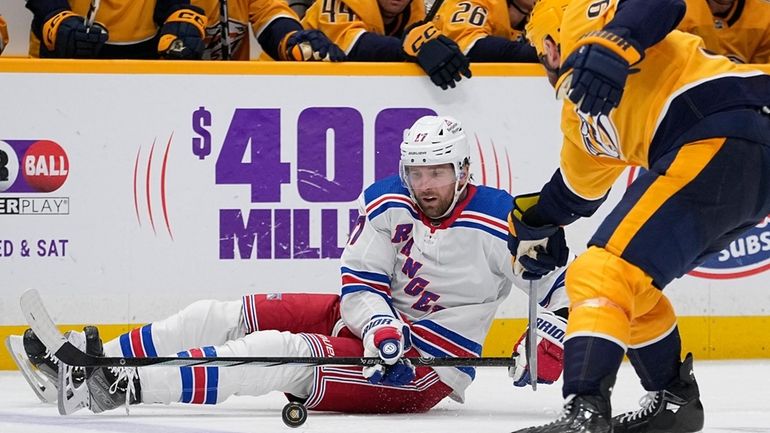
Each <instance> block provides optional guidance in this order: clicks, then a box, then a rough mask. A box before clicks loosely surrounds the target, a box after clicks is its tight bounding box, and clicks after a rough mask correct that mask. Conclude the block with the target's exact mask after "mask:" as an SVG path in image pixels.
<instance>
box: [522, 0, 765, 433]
mask: <svg viewBox="0 0 770 433" xmlns="http://www.w3.org/2000/svg"><path fill="white" fill-rule="evenodd" d="M684 12H685V4H684V1H683V0H572V1H569V0H540V1H539V2H538V3H537V4H536V5H535V8H534V10H533V12H532V15H531V17H530V20H529V22H528V24H527V26H526V34H527V38H528V39H529V40H530V41H531V42H532V44H533V45H534V46H535V48H536V49H537V52H538V55H539V56H541V58H542V61H543V63H544V65H545V67H546V69H547V70H548V71H549V76H550V78H551V79H552V80H554V81H555V82H556V88H557V89H558V90H557V94H560V95H563V94H566V97H567V99H565V100H564V103H563V108H562V112H561V113H562V114H561V129H562V133H563V134H564V142H563V146H562V150H561V165H560V169H558V170H556V173H555V174H554V175H553V177H552V178H551V180H550V181H549V182H548V183H546V185H545V186H544V187H543V188H542V190H541V191H540V192H539V193H536V194H531V195H527V196H519V197H516V199H515V207H514V211H513V212H512V213H511V217H510V223H511V227H510V229H511V236H512V238H511V244H510V246H511V247H512V248H511V249H512V254H513V255H515V256H516V259H517V261H518V262H520V265H521V266H523V267H524V268H525V269H527V270H528V271H530V272H534V273H538V272H541V271H543V270H547V269H548V268H549V267H550V264H549V261H552V258H550V257H549V256H550V254H549V252H550V251H549V250H550V243H548V244H546V246H544V247H543V246H541V247H539V248H533V245H542V244H543V243H545V242H546V240H547V239H549V238H552V237H558V236H561V234H560V233H561V231H562V229H561V228H560V227H561V226H563V225H566V224H570V223H572V222H573V221H575V220H576V219H578V218H580V217H588V216H590V215H592V214H593V213H594V211H596V209H597V208H598V207H599V206H600V205H601V203H602V202H603V201H604V200H605V198H606V197H607V192H608V190H609V188H610V186H611V185H612V184H613V183H614V182H615V180H616V179H617V178H618V177H619V176H620V174H621V173H622V172H623V170H624V169H625V167H628V166H634V165H636V166H642V167H645V168H647V169H648V171H647V172H646V173H645V174H643V175H641V176H640V177H639V178H638V179H636V181H635V182H634V183H633V184H632V185H631V186H630V187H629V188H628V191H627V192H626V193H625V195H624V196H623V198H622V199H621V200H620V202H619V203H618V204H617V206H615V208H614V209H613V210H612V211H611V212H610V214H609V215H608V216H607V217H606V218H605V219H604V221H603V222H602V224H601V225H600V226H599V228H598V229H597V231H596V233H595V234H594V235H593V237H592V238H591V239H590V241H589V242H588V246H589V248H588V250H587V251H586V252H585V253H583V254H581V255H580V256H579V257H578V258H577V259H576V260H575V261H574V262H573V263H572V264H571V265H570V267H569V270H568V271H567V277H566V278H567V279H566V287H567V293H568V296H569V299H570V321H569V325H568V327H567V337H566V338H565V341H564V357H565V358H564V359H565V363H564V388H563V394H564V397H565V398H566V399H567V401H566V403H565V406H564V413H563V414H562V416H561V417H560V418H559V419H557V420H556V421H554V422H553V423H551V424H548V425H545V426H541V427H533V428H530V429H524V430H520V431H521V432H529V433H546V432H589V431H590V432H594V433H597V432H613V431H614V432H615V433H622V432H668V433H680V432H695V431H699V430H700V429H701V428H702V427H703V420H704V414H703V406H702V405H701V401H700V398H699V390H698V385H697V383H696V381H695V377H694V375H693V371H692V357H691V355H687V356H686V358H685V360H684V361H680V352H681V341H680V337H679V331H678V328H677V324H676V316H675V313H674V309H673V308H672V306H671V303H670V302H669V300H668V299H667V298H666V296H665V295H663V292H662V289H663V288H665V287H666V285H668V283H670V282H671V281H672V280H673V279H675V278H678V277H681V276H682V275H684V274H685V273H686V272H688V271H689V270H691V269H692V268H694V267H695V266H697V265H698V264H699V263H702V262H703V260H705V258H706V257H707V256H709V255H710V254H712V253H715V252H717V251H719V250H721V249H723V248H725V247H726V246H727V245H728V243H729V242H730V241H731V240H733V239H734V238H735V237H736V236H738V235H739V234H740V233H741V232H742V231H744V230H745V229H747V228H749V227H752V226H754V225H755V224H756V223H757V222H758V221H759V220H761V219H763V218H764V217H765V216H766V215H768V213H770V108H768V106H767V105H768V104H770V76H768V75H766V74H763V73H761V72H760V71H757V70H754V69H752V68H751V67H748V66H744V65H736V64H734V63H732V62H730V61H729V60H728V59H727V58H725V57H722V56H714V55H711V54H709V53H708V52H706V51H705V50H704V49H703V47H702V40H701V39H700V38H698V37H696V36H693V35H690V34H687V33H683V32H680V31H672V30H673V29H674V28H675V27H676V25H677V24H678V22H679V20H680V19H681V18H682V16H683V15H684ZM557 79H558V81H556V80H557ZM624 354H627V355H628V358H629V359H630V360H631V363H632V365H633V366H634V368H635V370H636V372H637V374H638V375H639V377H640V379H641V382H642V385H643V386H644V388H645V389H646V390H647V391H648V392H649V394H648V396H647V398H646V399H644V400H643V401H644V403H643V407H642V408H641V409H640V410H639V411H636V412H631V413H627V414H622V415H619V416H616V417H615V418H611V408H610V390H611V387H612V385H613V383H614V380H615V375H616V372H617V370H618V367H619V366H620V363H621V361H622V359H623V355H624Z"/></svg>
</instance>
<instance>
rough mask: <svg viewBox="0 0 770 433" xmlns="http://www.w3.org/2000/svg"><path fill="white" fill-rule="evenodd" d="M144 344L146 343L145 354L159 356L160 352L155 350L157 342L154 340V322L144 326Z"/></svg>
mask: <svg viewBox="0 0 770 433" xmlns="http://www.w3.org/2000/svg"><path fill="white" fill-rule="evenodd" d="M142 344H143V345H144V353H145V355H147V356H158V352H157V351H156V350H155V343H153V342H152V323H150V324H149V325H144V326H142Z"/></svg>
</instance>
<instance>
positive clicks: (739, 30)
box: [678, 0, 770, 63]
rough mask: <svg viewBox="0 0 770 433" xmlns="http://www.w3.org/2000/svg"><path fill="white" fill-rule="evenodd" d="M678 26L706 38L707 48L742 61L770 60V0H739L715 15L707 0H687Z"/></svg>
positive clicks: (767, 61) (757, 61)
mask: <svg viewBox="0 0 770 433" xmlns="http://www.w3.org/2000/svg"><path fill="white" fill-rule="evenodd" d="M686 3H687V13H686V14H685V16H684V18H683V19H682V22H681V23H679V26H678V29H679V30H682V31H684V32H688V33H692V34H695V35H698V36H700V37H701V38H703V42H704V44H705V45H706V49H708V50H710V51H713V52H715V53H717V54H722V55H724V56H727V57H730V58H731V59H733V60H735V61H737V62H740V63H770V0H736V1H735V3H734V4H733V7H732V8H731V9H730V11H728V13H727V14H726V15H725V16H723V17H720V16H714V15H713V14H712V12H711V9H710V8H709V6H708V4H707V3H706V0H686Z"/></svg>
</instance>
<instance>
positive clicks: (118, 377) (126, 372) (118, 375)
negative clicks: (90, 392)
mask: <svg viewBox="0 0 770 433" xmlns="http://www.w3.org/2000/svg"><path fill="white" fill-rule="evenodd" d="M108 368H109V370H110V373H112V374H113V375H115V381H114V382H112V385H110V388H109V389H108V391H109V393H110V394H115V393H116V392H118V391H121V392H125V394H126V405H125V406H126V415H128V406H129V405H130V403H131V396H132V395H133V396H136V386H135V385H134V379H135V378H136V377H137V376H138V375H139V373H138V372H137V370H136V368H129V367H108ZM122 381H126V387H125V389H121V388H122V387H121V386H120V383H121V382H122Z"/></svg>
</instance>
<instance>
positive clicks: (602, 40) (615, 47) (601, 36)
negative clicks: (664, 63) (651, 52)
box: [575, 30, 644, 66]
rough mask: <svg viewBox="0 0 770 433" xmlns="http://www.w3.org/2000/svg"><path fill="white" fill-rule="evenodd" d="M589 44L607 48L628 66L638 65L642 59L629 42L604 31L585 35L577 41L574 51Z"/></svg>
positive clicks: (640, 54) (641, 55)
mask: <svg viewBox="0 0 770 433" xmlns="http://www.w3.org/2000/svg"><path fill="white" fill-rule="evenodd" d="M589 44H596V45H601V46H602V47H604V48H607V49H608V50H610V51H612V52H613V53H615V54H617V55H618V56H620V57H621V58H622V59H623V60H625V61H626V62H628V64H629V66H630V65H633V64H635V63H638V62H639V61H641V60H642V58H643V57H644V56H643V54H642V53H641V52H640V51H639V50H637V49H636V47H634V45H633V44H632V43H631V42H629V41H627V40H626V39H623V38H621V37H620V36H618V35H616V34H615V33H612V32H608V31H606V30H595V31H593V32H588V33H586V34H585V35H583V37H581V38H580V39H579V40H578V42H577V44H576V46H575V49H576V50H577V49H578V48H580V47H582V46H583V45H589Z"/></svg>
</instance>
